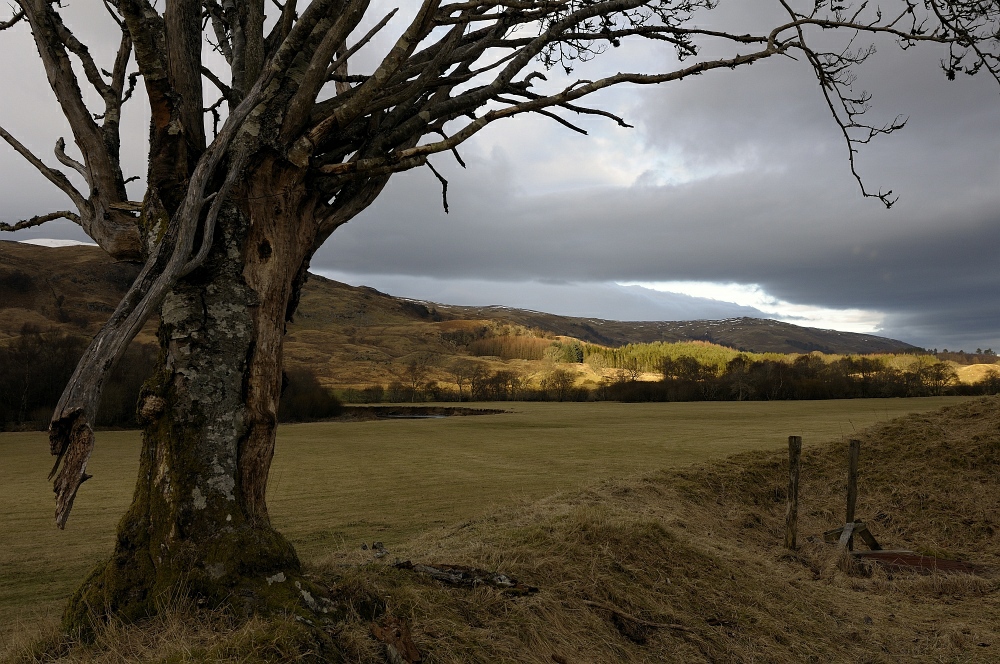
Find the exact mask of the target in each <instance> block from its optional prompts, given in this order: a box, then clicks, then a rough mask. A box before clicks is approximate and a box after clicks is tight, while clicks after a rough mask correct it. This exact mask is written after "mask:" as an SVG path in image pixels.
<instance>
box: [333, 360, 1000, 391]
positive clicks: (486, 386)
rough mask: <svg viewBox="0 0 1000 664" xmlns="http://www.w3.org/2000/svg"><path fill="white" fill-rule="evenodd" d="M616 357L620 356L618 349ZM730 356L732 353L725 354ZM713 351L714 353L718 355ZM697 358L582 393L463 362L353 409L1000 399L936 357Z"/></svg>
mask: <svg viewBox="0 0 1000 664" xmlns="http://www.w3.org/2000/svg"><path fill="white" fill-rule="evenodd" d="M612 350H617V349H612ZM723 350H728V349H723ZM714 352H715V351H711V353H714ZM706 357H711V358H712V359H711V360H710V361H709V363H703V362H702V361H700V360H699V358H698V357H695V356H690V355H688V356H684V355H679V356H677V357H673V356H667V357H664V358H662V359H661V360H660V361H659V363H658V365H657V373H659V374H660V379H659V380H653V381H651V380H646V379H645V378H647V377H648V376H646V374H649V373H650V372H649V371H647V370H646V369H647V366H648V365H643V364H641V363H640V360H639V358H637V357H628V356H619V360H620V361H618V362H617V364H618V365H619V366H618V367H616V368H613V369H610V370H608V371H605V372H604V374H605V375H604V378H603V379H602V380H601V381H600V382H596V383H595V382H594V381H590V384H584V385H578V384H577V376H578V372H577V371H575V370H574V369H572V368H569V367H567V366H566V365H565V364H561V363H555V364H550V365H549V366H548V368H547V369H545V370H543V371H540V372H539V371H536V372H532V373H528V372H525V371H522V370H519V369H518V368H516V367H510V366H508V367H504V368H500V369H491V368H490V367H489V365H487V364H486V363H485V362H481V361H477V360H472V359H468V358H461V359H458V360H456V361H453V362H452V363H451V364H449V365H448V366H446V367H444V370H445V371H447V372H448V374H449V375H450V379H451V380H450V383H451V384H450V385H448V384H442V383H441V382H439V381H437V380H427V381H424V380H423V378H426V377H427V376H428V375H429V374H430V368H429V366H425V367H424V369H423V371H422V372H419V373H418V372H411V373H410V376H411V379H410V380H407V381H403V380H396V381H393V382H391V383H389V384H388V385H386V386H383V385H370V386H368V387H366V388H363V389H348V390H345V391H343V392H342V394H341V396H342V398H343V399H344V400H345V401H348V402H352V403H379V402H414V401H518V400H523V401H769V400H806V399H857V398H888V397H920V396H943V395H981V394H997V393H1000V367H998V368H997V369H996V370H994V371H993V372H991V373H989V374H988V375H987V376H986V377H985V378H983V379H982V380H980V381H978V382H976V383H972V384H964V383H961V382H959V380H958V374H957V372H956V371H955V369H954V368H953V367H952V365H950V364H948V363H947V362H942V361H939V360H936V359H935V358H933V357H931V356H926V355H925V356H915V357H914V356H909V357H907V356H893V355H887V356H845V357H839V358H833V359H830V358H829V357H826V358H824V357H823V356H821V355H818V354H810V355H801V356H798V357H795V358H794V359H791V360H789V358H787V357H785V356H778V357H781V358H782V359H772V358H771V357H766V356H760V355H758V356H752V355H749V354H746V353H739V352H736V351H733V357H732V358H731V359H730V360H728V361H727V362H725V363H723V364H722V365H721V367H720V366H719V365H718V364H717V363H716V362H715V361H714V357H712V355H711V354H709V355H707V356H706Z"/></svg>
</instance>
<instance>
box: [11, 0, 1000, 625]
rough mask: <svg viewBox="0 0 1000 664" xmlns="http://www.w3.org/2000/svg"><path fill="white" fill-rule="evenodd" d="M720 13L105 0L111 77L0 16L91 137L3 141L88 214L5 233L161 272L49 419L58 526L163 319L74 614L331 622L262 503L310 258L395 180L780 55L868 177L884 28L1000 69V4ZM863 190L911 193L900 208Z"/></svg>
mask: <svg viewBox="0 0 1000 664" xmlns="http://www.w3.org/2000/svg"><path fill="white" fill-rule="evenodd" d="M715 2H716V0H423V1H422V2H421V3H419V6H417V3H413V4H412V5H411V6H407V7H406V8H404V9H402V10H401V11H397V10H396V9H392V10H391V11H389V10H388V9H383V8H380V7H379V6H374V7H373V6H372V3H371V2H370V1H369V0H312V1H311V2H305V0H301V1H299V2H296V0H284V3H282V2H280V1H279V0H272V3H265V0H165V2H162V3H161V2H150V0H104V2H103V4H102V3H98V2H96V0H94V1H92V2H90V3H89V4H91V5H93V7H91V8H90V9H89V11H90V16H89V17H88V20H89V21H95V20H98V18H102V19H104V20H106V21H107V22H108V26H109V27H110V29H112V30H114V32H115V34H116V37H115V39H116V43H117V56H115V57H114V58H113V61H109V62H103V63H102V62H98V60H99V59H100V58H98V57H96V56H94V55H93V54H92V53H91V51H90V50H89V49H88V46H87V45H85V44H84V43H82V42H81V40H80V39H79V37H78V33H79V30H76V31H74V27H73V26H72V25H70V24H68V22H67V21H64V18H63V16H62V15H61V12H62V13H63V14H65V13H66V10H65V9H64V8H63V7H62V6H61V5H60V3H59V2H58V1H55V0H18V2H17V4H16V6H15V7H14V9H13V12H12V14H11V15H10V16H9V17H8V19H7V20H6V21H5V22H3V23H2V24H0V27H2V28H3V29H4V30H8V29H13V30H23V29H24V28H25V26H27V27H28V28H30V33H31V36H32V38H33V41H34V44H35V46H36V48H37V52H38V57H39V58H40V59H41V63H42V65H43V66H44V71H45V74H46V77H47V83H48V85H49V86H50V88H51V90H52V92H53V93H54V95H55V100H56V102H57V103H58V105H59V107H60V109H61V111H62V113H63V114H64V115H65V117H66V120H67V121H68V123H69V126H70V127H71V130H72V137H71V138H72V140H71V142H69V143H68V142H67V141H65V140H64V139H63V138H59V139H58V140H57V141H55V155H54V156H55V159H56V160H58V162H59V163H60V164H61V165H62V167H64V168H65V169H68V170H66V171H65V172H63V171H60V170H57V168H55V167H53V166H52V165H50V162H49V163H47V160H46V159H43V158H42V157H41V156H39V155H36V154H34V153H33V152H31V151H30V150H29V149H28V148H27V147H25V145H24V144H22V143H21V142H19V141H18V140H17V138H16V137H14V136H12V135H11V134H10V133H9V132H7V131H6V130H4V129H2V128H0V135H2V136H3V138H4V139H5V140H6V142H7V143H8V144H10V146H12V148H13V149H14V150H16V151H17V152H18V153H20V154H21V155H22V156H23V157H24V158H25V159H26V160H27V161H28V162H29V163H30V164H31V165H32V166H34V167H35V168H36V169H37V170H38V171H40V172H41V174H42V175H44V177H46V178H47V179H48V180H49V181H50V182H51V183H52V184H53V185H55V186H56V187H58V188H59V189H60V190H62V192H64V193H65V195H66V196H67V197H68V198H69V200H70V202H71V204H72V209H70V210H65V211H56V212H52V213H48V214H43V215H40V216H37V217H34V218H32V219H26V220H23V221H20V222H17V223H8V224H4V225H3V228H4V229H5V230H16V229H21V228H27V227H31V226H36V225H39V224H42V223H45V222H46V221H49V220H52V219H58V218H66V219H70V220H72V221H74V222H76V223H77V224H79V225H80V226H81V227H82V229H83V230H84V231H85V232H86V233H87V234H88V235H89V236H90V237H91V238H93V239H94V241H95V242H96V243H97V244H99V245H100V246H101V247H102V248H103V249H104V250H105V251H106V252H107V253H108V254H109V255H110V256H111V257H113V258H114V259H116V260H125V261H137V262H140V263H141V264H142V265H143V267H142V270H141V273H140V275H139V277H138V278H137V280H136V281H135V283H134V284H133V285H132V287H131V288H130V290H129V291H128V293H127V295H126V296H125V298H124V299H123V300H122V302H121V304H120V305H119V306H118V308H117V310H116V311H115V312H114V313H113V315H112V316H111V318H110V320H109V321H108V322H107V324H106V325H105V326H104V328H103V329H102V330H101V332H100V333H99V334H98V335H97V336H96V337H95V338H94V340H93V342H92V343H91V344H90V346H89V348H88V350H87V351H86V353H85V355H84V357H83V359H82V360H81V362H80V364H79V366H78V367H77V369H76V372H75V374H74V375H73V377H72V379H71V382H70V384H69V385H68V386H67V387H66V389H65V392H64V394H63V396H62V399H61V401H60V403H59V405H58V407H57V408H56V411H55V413H54V415H53V418H52V421H51V425H50V430H49V431H50V444H51V452H52V454H53V455H55V457H56V459H57V461H56V466H55V468H54V469H53V477H54V486H55V493H56V523H57V524H58V526H59V527H63V526H65V524H66V522H67V519H68V517H69V515H70V510H71V508H72V506H73V500H74V498H75V496H76V494H77V490H78V489H79V487H80V485H81V483H82V482H83V481H85V480H86V479H87V477H88V476H87V474H86V467H87V461H88V458H89V456H90V454H91V451H92V449H93V447H94V444H95V436H94V431H93V428H92V426H93V422H94V414H95V411H96V408H97V405H98V403H99V401H100V397H101V390H102V383H103V381H104V380H105V377H106V376H107V375H108V373H109V371H110V369H111V368H112V367H113V366H114V365H115V364H116V362H117V361H118V360H119V358H120V357H121V356H122V353H123V352H124V350H125V348H126V346H127V345H128V343H129V341H130V340H131V339H132V338H133V336H134V335H135V334H136V332H137V331H138V330H139V329H140V327H141V326H142V325H143V323H144V322H145V321H146V320H147V319H148V318H149V317H150V316H151V315H158V316H159V318H160V321H161V322H160V328H159V340H160V347H161V352H160V360H159V366H158V370H157V372H156V373H155V375H154V376H153V377H152V378H151V379H150V380H149V381H148V382H147V384H146V387H145V388H144V391H143V394H142V396H141V401H140V403H139V405H138V412H139V413H140V415H141V417H142V418H143V421H144V425H145V430H144V435H143V441H144V442H143V448H142V453H141V465H140V470H139V477H138V481H137V484H136V488H135V493H134V498H133V502H132V505H131V507H130V508H129V510H128V512H127V514H126V515H125V517H124V518H123V519H122V521H121V523H120V525H119V528H118V534H117V540H116V544H115V549H114V553H113V555H112V556H111V558H110V559H109V560H108V561H107V563H106V564H105V565H103V566H102V567H100V568H99V569H97V570H96V571H95V572H94V573H93V574H92V575H91V576H90V577H89V578H88V579H87V580H86V581H85V582H84V584H83V586H82V587H81V588H80V590H79V591H78V592H77V594H76V596H75V597H74V599H73V600H72V602H71V604H70V606H69V608H68V610H67V614H66V620H67V626H68V627H70V628H73V627H78V626H80V625H81V624H82V621H85V620H91V619H93V617H94V616H95V615H101V614H103V615H109V614H114V615H118V616H123V617H125V618H134V617H138V616H142V615H146V614H148V613H150V612H152V611H154V610H155V600H156V598H157V597H158V596H159V595H161V594H162V593H164V592H167V591H170V590H172V589H174V588H175V587H176V586H177V585H178V584H181V583H184V584H185V587H186V589H187V590H188V591H189V592H191V593H193V594H195V595H197V596H199V597H201V598H203V599H204V600H205V601H207V602H209V603H212V604H215V603H219V602H222V601H224V600H227V598H228V600H227V601H229V602H230V603H232V604H235V605H238V606H239V608H241V609H242V610H243V611H246V612H255V611H267V610H269V609H273V608H274V607H277V606H289V603H290V602H294V601H297V602H299V609H298V610H314V611H315V610H316V607H317V606H318V605H317V604H316V601H315V599H314V598H313V595H312V594H310V592H309V591H308V590H307V589H306V586H305V585H303V584H304V583H305V581H304V580H303V579H302V576H301V570H300V566H299V562H298V559H297V557H296V554H295V551H294V549H293V548H292V546H291V545H290V544H289V543H288V541H287V540H286V539H285V538H283V537H282V536H281V535H280V534H279V533H278V532H276V531H275V530H274V529H273V528H272V527H271V525H270V522H269V519H268V511H267V505H266V503H265V491H266V487H267V478H268V469H269V466H270V463H271V458H272V454H273V451H274V441H275V427H276V418H275V413H276V410H277V405H278V399H279V396H280V390H281V362H282V360H281V358H282V335H283V333H284V330H285V325H286V321H288V320H289V319H290V317H291V316H292V314H293V313H294V311H295V308H296V302H297V299H298V293H299V289H300V288H301V286H302V284H303V282H304V280H305V279H306V269H307V267H308V265H309V261H310V257H311V256H312V255H313V253H314V252H315V251H316V249H317V248H318V247H319V246H320V245H322V244H323V242H325V241H326V240H327V238H328V237H329V236H330V234H331V233H333V232H334V231H335V230H336V229H337V228H338V227H339V226H341V225H342V224H344V223H346V222H347V221H349V220H351V219H352V218H353V217H355V216H356V215H357V214H358V213H360V212H361V211H362V210H364V209H365V208H366V207H367V206H369V205H370V204H371V203H372V202H373V201H374V200H375V199H376V198H377V197H378V196H379V194H380V192H381V191H382V190H383V188H384V187H385V186H386V183H387V182H388V180H389V178H390V177H391V176H392V175H393V174H394V173H398V172H401V171H405V170H408V169H413V168H420V167H427V168H430V169H431V170H434V169H433V166H432V165H431V158H432V157H433V156H434V155H437V154H438V153H450V154H446V155H443V157H447V158H455V159H458V160H459V161H461V157H460V155H459V152H458V151H457V150H456V148H458V147H459V145H460V144H461V143H463V142H464V141H466V140H468V139H469V138H471V137H473V136H475V135H476V134H477V133H478V132H480V131H481V130H483V129H484V128H485V127H487V126H488V125H490V124H492V123H494V122H497V121H499V120H502V119H506V118H511V117H513V116H516V115H519V114H522V113H535V114H540V115H544V116H546V117H547V118H551V119H552V120H553V121H555V122H559V123H561V124H563V125H565V126H566V127H568V128H570V129H574V130H578V131H580V129H579V127H576V126H575V125H574V124H572V121H571V120H570V119H569V118H571V117H573V116H575V115H579V114H590V115H596V116H603V117H604V118H606V119H607V120H609V121H611V122H616V123H618V124H621V125H623V126H624V125H625V122H624V120H622V119H620V118H618V117H616V116H615V115H614V114H612V113H610V112H608V111H606V110H603V109H601V108H596V107H593V106H592V105H587V100H586V99H585V98H587V97H589V96H591V95H593V93H596V92H598V91H600V90H602V89H605V88H609V87H611V86H621V85H650V84H659V83H667V82H670V81H679V80H682V79H684V78H687V77H691V76H695V75H700V74H706V73H708V72H710V70H713V69H721V68H729V69H734V68H740V67H743V66H746V65H750V64H753V63H755V62H758V61H761V60H766V59H769V58H773V57H793V58H795V59H797V60H798V61H799V62H800V63H801V66H803V67H807V68H811V70H812V71H813V72H814V73H815V76H816V79H817V81H818V83H819V94H821V95H823V96H824V97H825V99H826V101H827V104H828V106H829V110H830V112H831V115H832V119H833V121H834V122H835V123H836V124H837V126H838V127H839V128H840V130H841V131H842V133H843V136H844V139H845V141H846V147H847V148H848V155H849V156H850V167H851V168H852V170H853V155H854V152H855V147H856V145H857V144H859V143H864V142H867V141H869V140H870V139H872V138H873V137H875V136H876V135H878V134H881V133H888V132H891V131H893V130H895V129H897V128H899V127H900V126H901V124H902V123H900V122H895V123H890V124H889V125H885V126H881V125H879V126H873V125H871V124H868V123H866V121H865V119H864V117H863V113H864V111H865V110H866V108H867V105H868V98H867V95H866V94H862V93H858V92H855V91H854V90H852V82H853V80H854V79H853V73H852V68H853V67H855V66H857V65H860V64H861V63H863V62H864V61H865V60H866V59H867V58H868V56H869V55H870V54H871V49H869V48H867V47H866V46H864V41H865V39H866V38H868V37H871V38H876V37H879V36H880V35H881V37H879V38H882V37H884V38H885V39H886V40H890V41H891V40H895V42H896V43H898V44H899V45H900V46H902V47H904V48H908V47H912V46H916V45H919V44H920V43H921V42H931V43H936V44H937V45H938V46H939V47H940V48H941V49H942V65H943V67H944V69H945V72H946V73H947V74H948V75H950V76H954V75H955V73H956V72H970V71H977V70H980V69H983V70H986V71H988V72H989V73H990V74H993V75H994V76H995V75H996V71H997V60H996V59H995V58H994V57H993V55H992V54H991V53H990V51H989V50H988V48H987V47H988V46H989V45H991V44H992V43H993V38H994V33H995V30H996V25H995V19H996V12H997V11H998V10H997V7H996V5H995V3H988V2H978V1H968V2H967V1H966V0H952V1H945V0H890V1H889V2H888V3H887V4H885V5H883V6H881V7H876V6H873V5H867V4H859V5H856V6H853V7H851V6H847V5H845V4H842V3H840V2H837V1H835V0H815V2H812V1H810V2H807V3H800V2H790V1H789V0H773V2H772V3H771V4H773V7H767V9H768V10H769V11H772V14H771V15H774V16H776V17H777V20H776V21H775V22H774V23H773V25H772V26H771V27H770V28H769V29H766V30H763V31H759V32H746V30H745V28H743V27H742V26H740V25H737V26H734V27H733V29H732V30H728V31H727V30H725V29H722V28H719V27H706V26H709V25H712V26H714V25H715V24H714V23H711V22H710V21H708V20H707V19H706V17H705V12H707V11H708V10H711V9H713V7H714V5H715ZM98 13H100V16H98ZM762 15H765V14H762ZM841 35H842V36H843V38H842V39H838V38H834V37H838V36H841ZM638 40H654V41H656V42H661V43H662V44H663V45H664V47H665V48H666V49H667V50H666V51H665V52H664V54H663V57H661V58H658V59H655V61H654V62H652V63H647V64H649V66H650V67H652V68H651V69H650V70H647V71H635V72H621V73H616V74H613V75H603V76H602V77H595V78H592V79H584V78H577V76H578V74H574V73H573V72H574V69H577V68H581V67H582V66H583V65H584V63H586V62H587V61H588V60H591V59H593V58H595V57H599V56H600V55H601V54H602V53H605V52H607V51H610V50H611V49H612V48H614V47H618V46H623V47H626V48H627V47H628V46H629V44H631V43H632V42H634V41H638ZM832 44H835V45H837V46H831V45H832ZM92 46H94V45H93V44H92ZM703 52H705V53H710V55H708V56H705V55H702V53H703ZM109 60H111V58H109ZM359 62H361V63H366V64H358V63H359ZM579 70H580V71H587V70H586V68H585V67H583V68H581V69H579ZM139 95H145V97H146V99H147V101H148V109H149V119H148V120H149V137H148V169H147V171H146V173H145V194H144V195H143V196H142V200H135V201H134V200H129V198H128V196H127V195H126V182H127V179H126V178H127V175H128V174H126V173H124V172H123V169H122V159H121V156H122V155H121V147H122V136H121V129H120V127H121V120H122V113H123V110H124V109H125V108H126V103H127V102H129V100H130V98H133V97H136V96H139ZM133 103H134V102H133ZM140 108H143V107H142V106H137V107H136V112H140V110H139V109H140ZM67 173H68V175H67ZM434 173H435V174H436V175H437V174H438V172H437V171H436V170H435V171H434ZM438 177H439V179H440V180H441V184H442V186H443V187H446V183H445V182H444V179H443V178H441V176H440V175H438ZM859 182H860V180H859ZM445 191H446V189H445ZM862 192H863V193H864V194H865V195H871V196H876V197H878V198H881V199H882V201H883V202H884V203H886V204H891V199H890V197H889V195H888V194H882V193H869V192H867V191H865V190H864V187H863V185H862ZM445 204H446V203H445ZM297 581H301V582H300V583H297V584H296V582H297ZM88 610H89V613H88Z"/></svg>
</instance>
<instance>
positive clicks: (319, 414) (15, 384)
mask: <svg viewBox="0 0 1000 664" xmlns="http://www.w3.org/2000/svg"><path fill="white" fill-rule="evenodd" d="M87 343H88V339H87V338H85V337H83V336H80V335H74V334H70V333H66V332H55V331H42V330H41V328H39V327H38V326H35V325H30V324H26V325H24V326H22V327H21V330H20V333H19V334H18V335H17V336H16V337H13V338H12V339H10V340H9V341H8V342H7V343H0V431H8V430H25V429H29V430H38V429H44V428H45V427H47V426H48V423H49V419H50V418H51V416H52V411H53V410H54V409H55V406H56V403H57V402H58V400H59V396H60V394H61V393H62V388H63V386H64V385H66V382H67V381H68V380H69V378H70V376H71V375H72V374H73V369H74V368H75V367H76V364H77V362H79V360H80V357H81V355H83V351H84V349H85V348H86V347H87ZM157 353H158V350H157V348H156V347H155V346H153V345H151V344H144V343H136V342H133V343H132V344H131V345H130V346H129V348H128V350H127V351H126V355H125V358H124V360H123V361H122V362H121V363H119V364H118V366H117V367H116V368H115V369H114V370H113V371H112V372H111V375H110V376H109V377H108V380H107V383H106V386H105V388H104V393H103V396H102V398H101V404H100V407H99V408H98V411H97V422H96V423H97V425H98V426H102V427H113V428H115V427H121V428H131V427H137V426H139V423H138V421H137V419H136V402H137V401H138V399H139V393H140V391H141V390H142V386H143V383H145V381H146V379H147V378H149V376H150V375H151V374H152V372H153V370H154V367H155V364H156V358H157ZM340 409H341V405H340V402H339V401H338V400H337V398H336V396H335V395H334V394H333V392H332V391H330V390H328V389H326V388H324V387H323V386H322V385H320V383H319V380H318V378H317V377H316V375H315V374H314V373H313V372H312V371H310V370H308V369H305V368H291V369H289V370H288V371H287V372H286V373H285V375H284V376H283V381H282V398H281V402H280V408H279V410H278V419H279V421H282V422H301V421H307V420H316V419H323V418H326V417H334V416H336V415H337V414H339V413H340Z"/></svg>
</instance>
